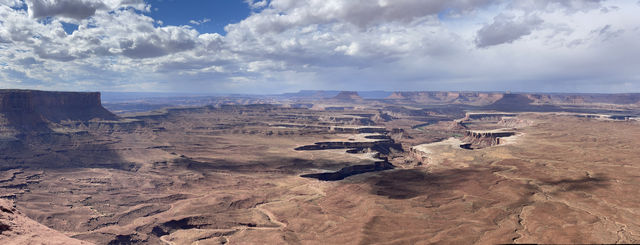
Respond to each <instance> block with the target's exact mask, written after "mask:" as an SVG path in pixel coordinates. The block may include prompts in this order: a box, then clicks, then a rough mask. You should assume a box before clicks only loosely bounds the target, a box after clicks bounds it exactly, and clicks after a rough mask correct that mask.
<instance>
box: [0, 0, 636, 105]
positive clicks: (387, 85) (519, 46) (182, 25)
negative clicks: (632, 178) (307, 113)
mask: <svg viewBox="0 0 640 245" xmlns="http://www.w3.org/2000/svg"><path fill="white" fill-rule="evenodd" d="M638 40H640V1H638V0H244V1H243V0H153V1H144V0H0V89H6V88H22V89H41V90H66V91H137V92H196V93H252V94H266V93H281V92H293V91H298V90H304V89H318V90H322V89H324V90H359V91H370V90H386V91H434V90H443V91H514V92H516V91H519V92H610V93H624V92H640V45H639V41H638Z"/></svg>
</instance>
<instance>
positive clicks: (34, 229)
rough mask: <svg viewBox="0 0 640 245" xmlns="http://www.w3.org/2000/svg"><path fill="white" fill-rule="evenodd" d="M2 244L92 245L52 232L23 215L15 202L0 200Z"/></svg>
mask: <svg viewBox="0 0 640 245" xmlns="http://www.w3.org/2000/svg"><path fill="white" fill-rule="evenodd" d="M0 244H91V243H89V242H85V241H80V240H76V239H73V238H70V237H68V236H65V235H64V234H62V233H60V232H58V231H55V230H52V229H50V228H48V227H46V226H44V225H42V224H40V223H38V222H36V221H34V220H32V219H30V218H29V217H27V216H25V215H24V214H22V213H21V212H20V211H18V210H17V209H16V208H15V207H14V205H13V202H12V201H10V200H8V199H0Z"/></svg>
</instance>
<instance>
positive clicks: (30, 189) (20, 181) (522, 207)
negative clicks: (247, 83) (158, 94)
mask: <svg viewBox="0 0 640 245" xmlns="http://www.w3.org/2000/svg"><path fill="white" fill-rule="evenodd" d="M638 101H640V96H638V95H636V94H613V95H605V94H523V93H501V92H430V91H428V92H369V93H362V92H353V91H351V92H341V91H301V92H299V93H290V94H282V95H269V96H266V95H265V96H244V95H243V96H240V95H238V96H209V97H207V96H201V97H189V98H186V99H185V98H184V97H180V98H170V97H167V98H164V97H163V98H147V99H135V100H117V101H108V100H107V101H102V100H101V94H100V93H97V92H47V91H33V90H0V170H1V172H0V241H1V242H2V243H3V244H24V243H42V244H256V243H260V244H327V243H328V244H370V243H383V244H431V243H461V244H469V243H474V244H497V243H499V244H502V243H638V242H640V222H638V220H640V214H639V213H638V210H640V207H638V203H640V202H638V201H640V200H638V198H640V193H639V191H638V190H640V188H638V187H639V186H640V182H639V181H638V180H637V175H638V174H640V172H639V171H640V170H639V169H640V168H638V165H637V163H638V162H640V161H639V160H640V159H638V158H639V157H640V152H639V151H640V149H638V148H637V147H634V145H636V144H637V143H638V139H640V135H639V134H640V121H638V119H637V118H638V116H639V115H640V104H639V103H638ZM105 108H107V109H105Z"/></svg>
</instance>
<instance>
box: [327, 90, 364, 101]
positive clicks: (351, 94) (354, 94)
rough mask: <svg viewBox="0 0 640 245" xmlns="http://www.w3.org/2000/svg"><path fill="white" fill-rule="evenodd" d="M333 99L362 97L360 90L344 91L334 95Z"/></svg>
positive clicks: (359, 98) (358, 98)
mask: <svg viewBox="0 0 640 245" xmlns="http://www.w3.org/2000/svg"><path fill="white" fill-rule="evenodd" d="M333 99H335V100H362V97H360V95H358V92H354V91H342V92H340V93H339V94H338V95H336V96H335V97H333Z"/></svg>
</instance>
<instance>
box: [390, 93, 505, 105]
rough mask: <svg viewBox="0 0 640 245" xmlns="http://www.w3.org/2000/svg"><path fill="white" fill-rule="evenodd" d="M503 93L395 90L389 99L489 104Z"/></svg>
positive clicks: (435, 102) (431, 102)
mask: <svg viewBox="0 0 640 245" xmlns="http://www.w3.org/2000/svg"><path fill="white" fill-rule="evenodd" d="M502 96H503V95H502V93H485V92H437V91H429V92H394V93H393V94H391V95H390V96H389V97H387V99H392V100H408V101H412V102H418V103H428V104H451V103H454V104H468V105H488V104H491V103H493V102H495V101H497V100H499V99H501V98H502Z"/></svg>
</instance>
